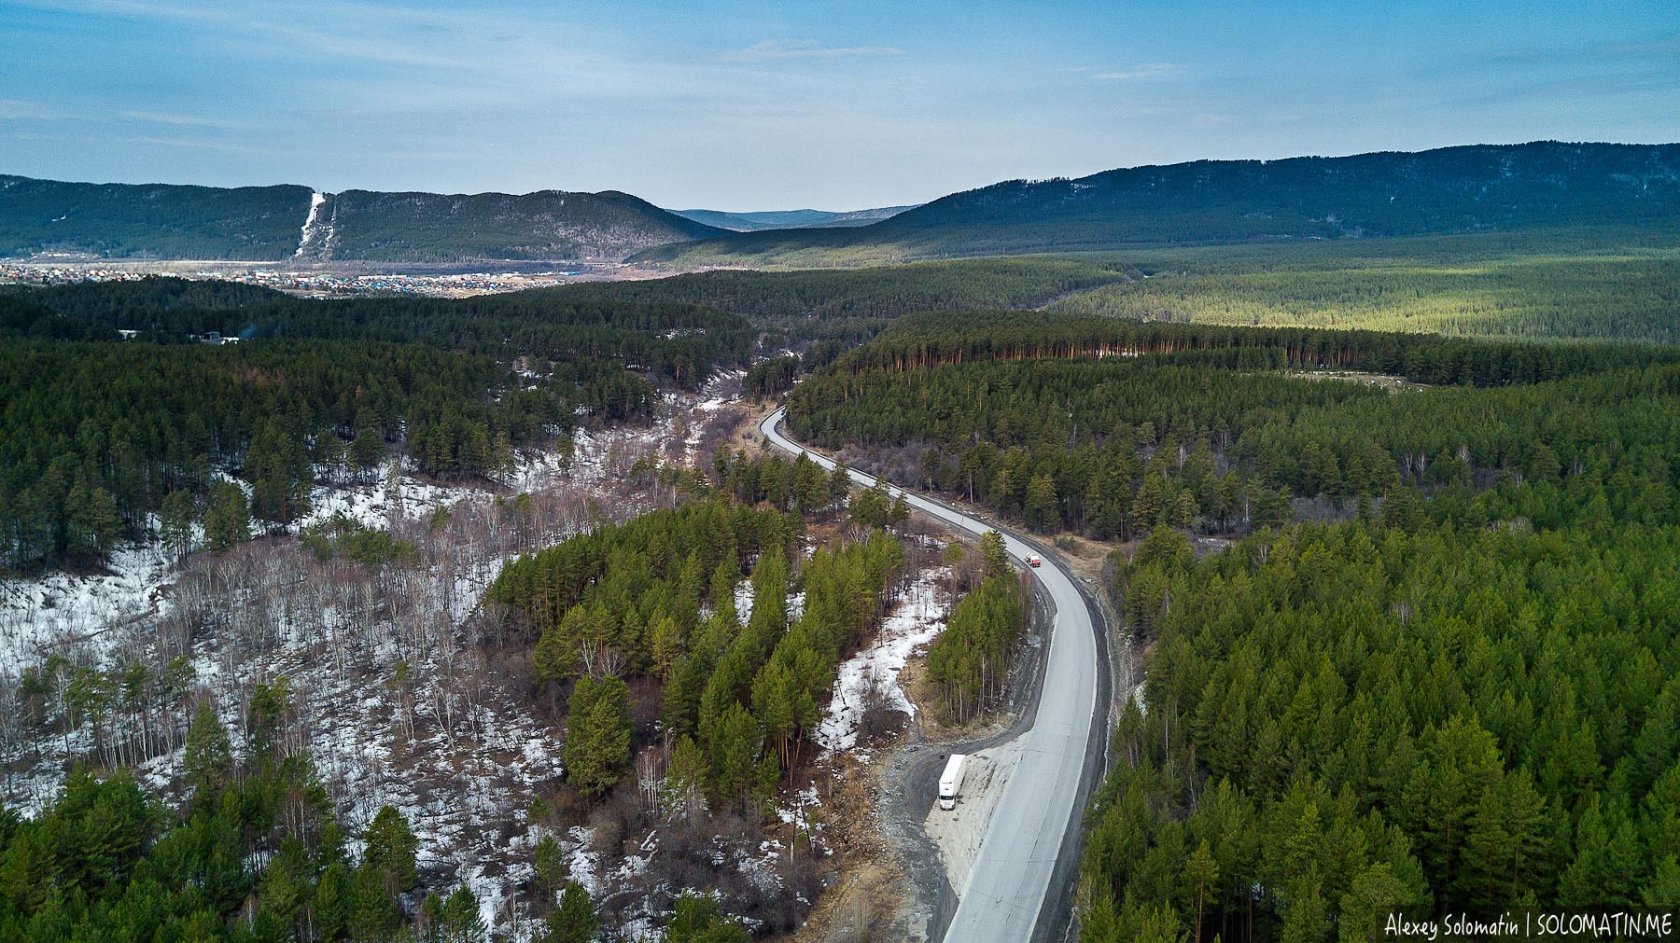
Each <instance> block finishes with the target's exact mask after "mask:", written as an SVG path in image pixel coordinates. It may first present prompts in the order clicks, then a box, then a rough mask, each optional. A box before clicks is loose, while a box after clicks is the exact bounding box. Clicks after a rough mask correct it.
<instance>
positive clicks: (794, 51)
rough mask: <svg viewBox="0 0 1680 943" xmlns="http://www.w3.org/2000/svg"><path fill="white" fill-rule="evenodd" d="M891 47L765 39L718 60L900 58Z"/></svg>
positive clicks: (900, 51) (898, 53)
mask: <svg viewBox="0 0 1680 943" xmlns="http://www.w3.org/2000/svg"><path fill="white" fill-rule="evenodd" d="M903 54H904V50H902V49H896V48H894V47H892V46H824V45H821V44H819V43H814V42H811V41H809V40H780V39H767V40H765V41H764V42H761V43H755V44H753V45H751V46H748V47H747V48H745V49H735V50H731V51H729V52H726V53H724V54H723V55H721V56H719V58H720V59H723V60H725V61H726V62H784V61H787V60H789V59H858V58H878V57H882V56H901V55H903Z"/></svg>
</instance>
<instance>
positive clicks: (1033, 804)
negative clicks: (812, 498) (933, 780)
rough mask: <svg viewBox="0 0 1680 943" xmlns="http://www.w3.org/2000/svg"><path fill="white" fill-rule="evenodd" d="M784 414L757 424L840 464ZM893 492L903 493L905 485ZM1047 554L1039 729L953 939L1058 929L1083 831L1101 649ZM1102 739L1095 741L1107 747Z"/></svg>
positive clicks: (796, 448) (974, 527)
mask: <svg viewBox="0 0 1680 943" xmlns="http://www.w3.org/2000/svg"><path fill="white" fill-rule="evenodd" d="M785 412H786V410H784V409H777V410H776V411H775V412H773V413H771V414H770V415H769V416H766V417H765V419H764V421H763V422H762V423H760V424H759V431H760V432H762V433H763V434H764V437H765V439H766V440H767V441H769V442H771V443H773V444H775V445H776V446H778V447H780V448H782V449H784V450H786V451H788V452H791V453H793V454H796V455H797V454H799V453H801V452H803V453H804V454H805V455H807V456H809V457H810V458H811V459H812V460H813V461H815V462H817V463H818V464H820V465H822V466H823V467H824V468H829V469H832V468H833V467H834V462H833V461H831V460H830V459H828V458H826V457H824V456H822V455H819V454H817V453H815V452H812V451H810V450H809V449H807V448H805V447H804V446H802V445H800V444H798V443H797V442H794V441H792V440H790V439H788V438H786V437H785V436H783V435H782V434H781V431H780V428H779V427H780V425H781V422H782V418H783V416H784V414H785ZM851 475H852V478H853V480H855V481H856V482H857V483H858V484H861V485H863V486H864V487H872V486H873V485H874V484H875V479H874V478H872V477H870V476H869V475H865V474H863V473H862V472H859V471H856V470H852V472H851ZM889 487H890V486H889ZM891 490H892V492H893V493H894V494H895V495H896V494H897V493H898V492H899V490H900V489H898V488H896V487H893V488H892V489H891ZM904 497H905V500H906V501H907V502H909V504H910V505H911V506H912V507H914V508H916V509H917V510H919V511H923V512H925V513H927V514H931V515H933V516H934V517H937V518H939V519H940V520H942V521H945V522H946V523H948V524H950V525H952V526H954V527H959V528H962V529H963V530H967V531H970V532H972V533H974V534H984V533H985V532H986V531H989V530H998V528H995V527H992V526H989V525H987V524H984V523H982V522H980V521H978V520H975V519H974V518H972V517H969V516H968V515H966V514H963V513H961V512H959V511H957V510H954V509H952V508H949V507H947V506H945V505H943V504H940V503H938V502H936V501H931V500H928V499H927V498H923V497H921V496H920V495H917V494H915V493H914V492H910V491H905V492H904ZM1000 533H1002V534H1003V538H1004V543H1005V545H1006V546H1007V547H1008V549H1009V554H1010V556H1012V557H1014V558H1015V559H1016V560H1019V561H1021V562H1022V563H1025V562H1026V558H1027V555H1028V554H1030V553H1033V552H1035V548H1033V547H1031V546H1029V545H1028V544H1027V543H1025V542H1024V541H1022V540H1020V539H1018V538H1017V537H1016V536H1015V535H1013V534H1011V533H1009V532H1008V531H1000ZM1042 556H1043V558H1044V565H1043V566H1042V567H1040V568H1038V569H1035V570H1033V571H1032V573H1033V575H1034V576H1036V577H1037V578H1038V579H1039V581H1040V582H1041V583H1042V584H1043V586H1044V589H1045V591H1046V592H1047V593H1048V594H1049V595H1050V598H1051V600H1052V601H1054V603H1055V606H1056V622H1055V628H1054V630H1053V631H1052V632H1051V633H1050V651H1049V654H1048V655H1047V656H1046V659H1045V662H1046V663H1045V667H1044V680H1043V684H1042V686H1041V690H1040V692H1039V700H1038V710H1037V713H1036V716H1035V717H1034V720H1033V725H1032V727H1031V729H1029V730H1027V731H1026V732H1025V733H1023V734H1021V738H1022V739H1021V747H1020V748H1021V751H1022V752H1021V762H1020V763H1019V764H1018V765H1017V766H1016V768H1015V772H1014V773H1013V774H1012V775H1011V776H1010V778H1009V782H1008V783H1007V784H1006V785H1005V786H1004V791H1003V795H1002V796H1001V797H1000V798H999V799H998V804H997V807H996V809H995V810H994V811H993V813H992V820H991V826H990V829H989V831H987V833H986V838H985V840H984V842H982V843H981V846H980V853H979V856H978V857H977V858H976V859H975V862H974V867H973V870H972V871H971V872H970V874H969V879H968V885H967V886H966V887H960V888H957V889H956V891H957V897H958V902H957V909H956V913H955V915H953V916H952V918H951V922H950V925H949V927H948V928H947V930H946V932H945V939H946V940H949V941H953V943H1026V941H1028V940H1032V939H1034V938H1035V931H1039V938H1042V937H1043V936H1044V934H1045V933H1046V932H1048V931H1049V930H1051V929H1052V928H1051V927H1049V926H1048V924H1049V923H1051V922H1059V921H1054V920H1053V918H1048V917H1047V919H1046V921H1045V923H1046V926H1044V927H1040V914H1041V911H1046V912H1047V913H1048V911H1047V908H1046V902H1047V901H1052V900H1054V898H1052V897H1051V893H1050V892H1051V884H1052V881H1053V880H1055V881H1058V882H1059V881H1065V880H1067V879H1068V875H1069V874H1070V873H1071V871H1070V869H1069V868H1067V867H1064V868H1063V869H1061V870H1060V871H1059V872H1058V869H1057V867H1056V865H1057V858H1058V854H1059V852H1061V850H1062V848H1063V847H1064V846H1063V841H1064V838H1066V837H1067V836H1068V835H1069V833H1070V830H1075V829H1077V828H1078V827H1079V818H1078V816H1077V815H1076V812H1077V811H1078V806H1079V803H1080V799H1081V797H1082V795H1083V791H1084V788H1085V786H1083V785H1082V783H1087V784H1088V780H1087V778H1086V776H1087V772H1088V770H1087V759H1088V758H1089V759H1092V760H1093V761H1097V760H1098V757H1094V756H1092V751H1091V750H1090V749H1089V747H1090V745H1091V743H1092V736H1093V733H1098V732H1100V731H1099V728H1098V725H1099V724H1100V723H1101V722H1102V717H1101V715H1099V713H1098V697H1097V692H1098V685H1099V674H1100V672H1101V671H1102V661H1103V658H1104V655H1103V654H1102V652H1103V649H1102V647H1101V646H1100V645H1099V642H1098V638H1097V629H1096V624H1095V622H1094V621H1093V620H1092V617H1091V610H1090V608H1089V607H1088V606H1087V605H1086V601H1085V598H1084V596H1082V595H1081V593H1080V591H1079V588H1078V585H1077V584H1076V583H1075V582H1074V579H1073V577H1072V576H1071V575H1069V574H1068V572H1067V571H1066V570H1065V569H1064V568H1063V567H1062V565H1061V563H1060V562H1059V561H1058V560H1057V559H1056V558H1055V557H1054V556H1053V555H1050V554H1042ZM1101 739H1102V738H1101V737H1100V736H1099V737H1098V740H1097V743H1098V744H1099V751H1098V752H1099V753H1100V744H1101ZM929 799H930V801H931V799H932V797H931V796H930V797H929ZM1068 847H1073V845H1071V844H1070V845H1069V846H1068ZM1059 891H1060V889H1058V893H1059ZM1055 909H1056V908H1054V907H1051V908H1049V910H1055Z"/></svg>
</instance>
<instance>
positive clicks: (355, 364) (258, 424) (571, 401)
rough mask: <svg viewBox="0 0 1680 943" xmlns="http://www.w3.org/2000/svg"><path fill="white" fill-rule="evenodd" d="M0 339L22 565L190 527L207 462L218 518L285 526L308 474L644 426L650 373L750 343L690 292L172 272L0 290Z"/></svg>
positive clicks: (466, 468) (670, 378) (654, 377)
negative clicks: (594, 429)
mask: <svg viewBox="0 0 1680 943" xmlns="http://www.w3.org/2000/svg"><path fill="white" fill-rule="evenodd" d="M119 330H128V331H134V332H136V335H135V336H134V338H133V339H131V340H126V341H118V340H114V339H113V338H115V337H117V336H118V335H117V332H118V331H119ZM212 334H214V335H219V336H220V337H228V338H243V340H242V341H241V342H239V343H236V344H210V343H205V342H204V339H205V337H206V336H207V335H212ZM0 338H3V339H4V344H3V346H0V358H3V360H4V363H3V365H0V409H3V410H4V417H3V424H0V467H3V469H4V470H3V471H0V534H3V537H0V544H3V548H0V549H3V551H4V564H3V565H5V566H7V567H8V568H11V569H14V570H21V571H29V570H36V569H39V568H42V567H56V566H70V567H79V568H87V567H93V566H97V565H99V564H100V563H101V562H102V561H103V560H104V559H105V557H106V556H107V555H108V554H109V553H110V551H111V550H112V548H113V547H114V546H115V545H116V544H117V543H118V542H119V541H121V540H123V539H135V538H140V537H143V536H145V535H147V534H148V533H151V532H154V531H156V530H158V529H159V528H164V527H175V528H177V529H180V528H183V527H185V528H190V526H191V525H192V524H194V523H196V522H200V521H201V520H203V519H204V518H205V516H206V515H207V514H209V513H210V512H211V508H212V507H214V506H216V504H217V502H216V501H215V498H216V493H215V488H214V486H215V484H216V482H217V481H218V480H219V477H218V476H232V477H234V478H237V479H238V480H240V481H242V482H243V483H244V484H245V485H246V486H248V494H247V495H245V500H247V501H248V503H249V507H248V508H246V509H244V510H243V511H241V509H238V508H235V509H233V510H232V512H231V513H232V514H233V516H239V515H240V514H241V513H245V514H248V516H249V518H250V521H251V523H252V525H254V527H255V528H257V529H262V528H265V527H274V526H283V525H286V524H290V523H291V522H292V521H293V520H295V519H296V518H298V517H299V516H300V515H301V514H302V513H303V512H304V511H305V510H306V509H307V507H306V504H307V499H308V495H309V491H310V487H311V485H312V483H313V481H314V479H315V477H316V475H317V474H329V475H339V476H358V475H359V476H367V475H371V474H375V473H376V470H377V468H378V467H379V465H380V464H381V462H383V461H384V460H385V459H386V458H387V457H388V456H391V455H406V456H408V458H409V459H410V460H412V461H413V462H414V464H415V465H416V466H417V467H418V468H419V469H420V470H421V471H422V472H424V473H426V474H428V475H433V476H437V477H440V478H460V477H485V476H494V475H497V474H499V473H501V472H502V471H504V470H505V469H507V468H508V467H509V466H510V465H511V464H512V462H513V460H514V455H515V450H518V449H521V448H529V447H533V446H537V445H544V444H547V443H549V442H551V441H553V440H554V439H555V438H556V437H560V436H564V435H566V434H567V433H569V432H570V431H572V429H573V428H574V427H575V426H576V425H577V423H578V422H579V421H580V419H581V420H584V421H591V422H596V423H614V422H624V421H635V420H638V419H646V418H647V417H649V416H650V415H651V413H652V408H653V404H654V402H655V400H656V399H657V389H658V387H659V386H661V385H677V386H692V385H694V384H696V383H698V382H699V381H700V380H701V379H703V378H704V377H705V376H707V375H709V374H710V373H712V372H713V371H714V370H716V369H718V368H720V367H724V366H729V365H734V364H737V363H742V362H744V361H745V360H746V358H747V357H748V356H749V354H750V349H751V332H750V329H749V328H748V327H747V326H746V324H745V322H743V321H742V320H741V319H739V318H736V317H733V316H731V315H727V314H723V313H722V312H717V311H708V310H705V309H701V308H696V307H693V306H686V305H630V304H620V303H611V302H603V303H585V304H577V305H572V304H565V303H559V302H552V301H544V300H542V299H533V298H529V297H500V298H497V297H491V298H482V299H470V300H466V301H460V302H449V301H433V300H423V299H361V300H355V301H341V302H319V303H311V302H302V301H296V300H292V299H288V298H286V297H285V296H280V295H278V294H277V293H273V292H266V291H259V290H254V289H243V288H240V287H238V286H222V287H217V286H201V285H196V284H194V283H189V282H182V281H180V280H175V279H149V280H147V281H144V282H139V283H130V284H126V285H121V284H120V285H111V286H94V287H91V288H90V287H89V286H66V287H63V288H54V289H43V290H39V291H36V292H32V293H27V294H21V295H12V296H7V297H0ZM229 500H231V498H230V499H229ZM223 503H224V504H225V503H226V502H223Z"/></svg>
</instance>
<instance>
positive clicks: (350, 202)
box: [0, 176, 723, 262]
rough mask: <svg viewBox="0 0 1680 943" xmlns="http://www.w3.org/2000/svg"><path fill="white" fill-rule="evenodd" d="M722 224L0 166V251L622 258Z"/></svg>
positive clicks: (572, 202)
mask: <svg viewBox="0 0 1680 943" xmlns="http://www.w3.org/2000/svg"><path fill="white" fill-rule="evenodd" d="M721 234H723V230H720V229H714V228H712V227H710V226H706V225H704V224H701V223H697V222H694V221H693V220H689V219H684V218H682V217H680V216H677V215H675V214H672V213H667V212H666V211H664V210H662V209H659V208H658V207H656V206H654V205H653V204H651V203H648V202H646V201H645V200H641V199H638V198H637V197H634V196H631V195H629V194H627V193H618V192H616V191H610V190H609V191H604V192H601V193H567V192H564V191H560V190H542V191H539V192H536V193H527V194H523V195H512V194H506V193H478V194H471V195H464V194H452V195H445V194H437V193H379V192H374V191H369V190H347V191H344V192H342V193H338V194H329V193H313V192H312V191H311V190H310V189H309V188H308V187H302V186H291V185H287V186H273V187H240V188H235V189H223V188H217V187H193V186H174V185H165V184H155V185H129V184H91V183H63V182H59V181H54V180H34V179H30V178H28V177H13V176H0V257H7V256H12V257H25V256H31V255H35V254H37V253H65V254H71V255H81V256H91V257H98V258H123V259H132V258H141V259H146V258H152V259H241V260H245V259H248V260H253V261H265V260H267V261H272V260H281V259H291V258H296V259H299V260H300V261H310V262H318V261H375V262H468V261H479V260H494V259H554V260H611V261H617V260H620V259H623V258H624V257H625V256H628V255H630V254H631V253H634V252H636V251H638V250H641V249H646V248H649V247H650V246H657V245H664V244H667V243H673V242H683V241H687V240H692V239H702V238H706V237H710V236H717V235H721Z"/></svg>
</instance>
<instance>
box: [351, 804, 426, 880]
mask: <svg viewBox="0 0 1680 943" xmlns="http://www.w3.org/2000/svg"><path fill="white" fill-rule="evenodd" d="M362 838H363V840H364V841H365V842H366V843H367V851H366V852H365V853H364V854H363V856H362V867H363V868H364V869H365V870H367V871H368V872H369V873H371V874H374V875H376V876H377V877H378V878H379V880H380V882H381V884H382V886H384V887H385V889H386V891H387V893H389V894H391V895H393V896H394V895H396V894H397V893H399V892H401V891H406V890H408V889H409V888H411V887H413V886H414V882H415V880H416V879H417V877H418V872H417V870H416V867H415V860H414V855H415V852H416V851H418V850H419V846H420V843H419V841H418V840H417V839H415V837H414V831H413V830H412V829H410V828H409V826H408V819H406V818H404V817H403V814H402V813H401V812H398V811H397V810H396V809H394V808H392V807H391V806H388V805H386V806H380V807H379V811H378V812H376V813H374V816H373V821H372V822H371V823H369V824H368V827H367V833H366V834H365V835H363V836H362Z"/></svg>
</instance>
